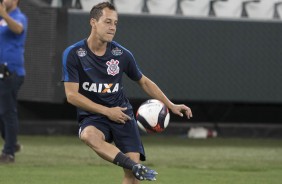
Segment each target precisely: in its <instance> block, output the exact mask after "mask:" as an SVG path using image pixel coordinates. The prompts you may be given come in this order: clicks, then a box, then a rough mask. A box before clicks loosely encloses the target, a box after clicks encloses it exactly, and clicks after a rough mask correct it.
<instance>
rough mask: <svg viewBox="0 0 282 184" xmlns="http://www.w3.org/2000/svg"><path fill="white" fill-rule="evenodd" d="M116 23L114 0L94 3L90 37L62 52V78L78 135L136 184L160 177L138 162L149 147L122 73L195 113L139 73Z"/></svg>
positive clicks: (178, 109) (178, 110)
mask: <svg viewBox="0 0 282 184" xmlns="http://www.w3.org/2000/svg"><path fill="white" fill-rule="evenodd" d="M117 23H118V15H117V11H116V9H115V7H114V6H113V5H112V4H111V3H109V2H102V3H99V4H97V5H96V6H94V7H93V8H92V10H91V11H90V25H91V33H90V35H89V37H88V38H87V39H84V40H81V41H79V42H77V43H75V44H73V45H71V46H70V47H68V48H67V49H66V50H65V51H64V54H63V75H62V81H64V86H65V93H66V97H67V101H68V102H69V103H71V104H72V105H74V106H76V107H77V113H78V122H79V126H80V129H79V137H80V139H81V140H82V141H83V142H85V144H87V145H88V146H89V147H90V148H91V149H92V150H93V151H95V152H96V153H97V154H98V155H99V156H100V157H101V158H103V159H105V160H107V161H109V162H112V163H114V164H116V165H118V166H121V167H123V168H124V178H123V184H138V183H139V181H138V180H150V181H152V180H156V174H157V172H156V171H154V170H152V169H149V168H148V167H146V166H144V165H141V164H139V162H140V160H141V161H144V160H145V152H144V148H143V145H142V142H141V139H140V135H139V132H138V126H137V123H136V120H135V118H134V115H133V110H132V106H131V104H130V103H129V100H128V99H127V98H126V96H125V93H124V89H123V84H122V75H123V73H125V74H127V76H128V77H129V78H130V79H132V80H134V81H136V82H137V83H138V84H139V85H140V87H141V88H142V89H143V90H144V91H145V92H146V93H147V94H148V95H149V96H151V97H152V98H155V99H158V100H160V101H162V102H163V103H164V104H165V105H166V106H167V107H168V108H169V109H170V110H171V111H172V112H173V113H175V114H177V115H179V116H183V115H184V114H185V115H186V116H187V117H188V118H190V117H192V112H191V109H190V108H189V107H187V106H185V105H182V104H181V105H177V104H174V103H172V102H171V101H170V100H169V99H168V98H167V97H166V96H165V95H164V93H163V92H162V91H161V90H160V89H159V87H158V86H157V85H156V84H155V83H154V82H152V81H151V80H150V79H148V78H147V77H146V76H145V75H143V74H142V73H141V71H140V69H139V68H138V66H137V64H136V62H135V59H134V57H133V55H132V53H131V52H130V51H129V50H127V49H126V48H124V47H123V46H121V45H119V44H118V43H117V42H114V41H112V40H113V38H114V36H115V33H116V29H117ZM111 142H114V143H115V145H113V144H111Z"/></svg>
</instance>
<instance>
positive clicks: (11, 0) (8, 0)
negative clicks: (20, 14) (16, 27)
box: [3, 0, 17, 12]
mask: <svg viewBox="0 0 282 184" xmlns="http://www.w3.org/2000/svg"><path fill="white" fill-rule="evenodd" d="M16 4H17V1H16V0H3V5H4V6H5V8H6V11H7V12H9V11H10V10H11V9H12V8H13V7H14V6H15V5H16Z"/></svg>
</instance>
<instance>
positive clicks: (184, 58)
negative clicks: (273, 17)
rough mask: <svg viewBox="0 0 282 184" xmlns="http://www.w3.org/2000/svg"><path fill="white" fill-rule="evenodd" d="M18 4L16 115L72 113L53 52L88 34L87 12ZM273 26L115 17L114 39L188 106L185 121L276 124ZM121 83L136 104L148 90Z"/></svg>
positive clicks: (278, 94) (277, 65)
mask: <svg viewBox="0 0 282 184" xmlns="http://www.w3.org/2000/svg"><path fill="white" fill-rule="evenodd" d="M21 6H22V10H23V11H24V12H25V13H26V14H27V15H28V17H29V31H28V39H27V45H26V56H25V57H26V69H27V76H26V81H25V84H24V86H23V88H22V89H21V91H20V94H19V98H20V104H19V108H20V112H21V113H20V117H21V118H23V119H28V118H34V119H40V118H43V119H52V118H56V119H67V118H71V119H73V118H75V111H74V108H72V107H70V105H68V104H67V103H66V102H65V97H64V91H63V85H62V83H61V82H60V79H61V54H62V52H63V50H64V49H65V48H66V46H68V45H69V44H72V43H74V42H76V41H79V40H81V39H83V38H86V37H87V36H88V34H89V32H90V27H89V20H88V14H87V13H83V12H80V11H75V10H72V11H69V12H67V11H66V10H62V9H52V8H47V7H38V6H36V5H34V4H32V3H28V1H26V2H22V4H21ZM281 29H282V24H281V21H268V22H264V21H252V20H245V19H240V20H231V19H229V20H224V19H213V18H208V19H192V18H188V17H164V16H149V15H139V16H137V15H135V16H134V15H120V16H119V25H118V31H117V34H116V37H115V40H116V41H118V42H119V43H120V44H122V45H123V46H125V47H126V48H128V49H129V50H131V51H132V52H133V54H134V56H135V58H136V60H137V62H138V64H139V66H140V68H141V70H142V71H143V73H144V74H145V75H147V76H149V77H150V78H151V79H152V80H154V81H155V82H156V83H157V84H158V85H159V86H160V87H161V88H162V89H163V91H164V92H165V93H166V94H167V96H168V97H169V98H171V99H172V100H174V101H175V102H180V103H182V102H183V103H187V104H188V105H189V106H191V107H192V109H193V111H194V114H195V115H194V118H193V120H192V121H213V122H214V121H225V122H230V121H236V122H268V121H269V122H276V123H280V122H282V118H281V114H282V107H281V106H282V83H281V81H282V80H281V79H282V75H281V73H282V62H281V52H280V44H281V43H282V36H281V34H280V32H281ZM124 82H125V83H126V84H125V86H126V90H127V95H128V97H129V98H130V99H132V102H133V105H134V107H135V108H138V106H139V105H140V103H142V101H144V100H146V99H147V98H148V96H146V95H145V93H144V92H142V91H140V88H138V87H137V85H136V84H135V83H134V82H132V81H128V80H127V79H125V81H124ZM48 111H50V112H48ZM172 118H173V120H176V121H178V120H180V119H179V118H177V117H174V116H173V117H172ZM181 120H182V119H181Z"/></svg>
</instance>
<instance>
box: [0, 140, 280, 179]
mask: <svg viewBox="0 0 282 184" xmlns="http://www.w3.org/2000/svg"><path fill="white" fill-rule="evenodd" d="M142 139H143V142H144V146H145V149H146V154H147V159H148V161H146V162H145V164H146V165H148V166H150V167H152V168H154V169H156V170H157V171H158V173H159V175H158V177H157V181H155V182H142V183H159V184H281V183H282V140H272V139H222V138H216V139H207V140H192V139H187V138H181V137H162V136H143V137H142ZM19 140H20V142H21V143H22V144H23V145H24V149H23V151H22V152H20V153H18V154H17V157H16V163H14V164H10V165H0V183H1V184H89V183H91V184H116V183H117V184H118V183H121V177H122V174H123V172H122V169H121V168H120V167H118V166H115V165H113V164H110V163H107V162H106V161H104V160H102V159H100V158H99V157H98V156H96V154H95V153H93V152H92V151H91V150H90V149H89V148H88V147H86V146H85V145H84V144H83V143H82V142H80V141H79V140H78V138H77V137H75V136H73V137H72V136H70V137H65V136H47V137H44V136H20V137H19ZM0 143H1V145H3V142H0Z"/></svg>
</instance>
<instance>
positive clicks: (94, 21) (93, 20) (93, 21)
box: [90, 18, 97, 28]
mask: <svg viewBox="0 0 282 184" xmlns="http://www.w3.org/2000/svg"><path fill="white" fill-rule="evenodd" d="M96 23H97V21H96V19H93V18H91V19H90V25H91V27H94V28H96Z"/></svg>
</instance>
